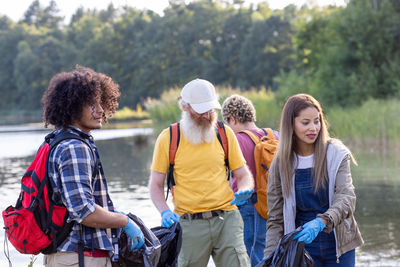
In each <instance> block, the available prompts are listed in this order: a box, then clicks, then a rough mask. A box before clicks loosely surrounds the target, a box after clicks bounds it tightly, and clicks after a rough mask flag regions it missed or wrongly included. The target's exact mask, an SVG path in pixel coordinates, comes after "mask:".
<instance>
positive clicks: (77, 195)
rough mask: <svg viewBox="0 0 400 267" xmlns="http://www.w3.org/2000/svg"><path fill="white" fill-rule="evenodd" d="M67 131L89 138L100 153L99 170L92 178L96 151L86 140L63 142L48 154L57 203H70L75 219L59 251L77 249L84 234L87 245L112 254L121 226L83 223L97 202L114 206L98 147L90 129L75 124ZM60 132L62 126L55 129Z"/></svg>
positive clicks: (100, 204)
mask: <svg viewBox="0 0 400 267" xmlns="http://www.w3.org/2000/svg"><path fill="white" fill-rule="evenodd" d="M67 131H69V132H72V133H74V134H77V135H80V136H81V137H84V138H85V139H86V140H87V142H88V143H89V144H90V145H91V147H92V149H93V151H94V152H95V155H96V157H97V167H98V168H99V171H98V172H97V175H96V176H95V178H94V179H92V173H93V171H94V169H95V166H94V164H95V161H94V155H93V153H92V152H91V150H90V148H89V147H88V146H87V145H86V144H85V143H83V142H82V141H80V140H77V139H68V140H64V141H62V142H60V143H59V144H58V145H57V147H56V148H55V149H53V151H52V152H51V154H50V155H49V166H48V174H49V178H50V181H51V185H52V187H53V190H54V194H53V199H54V201H55V202H56V203H59V204H60V203H62V204H63V205H65V206H66V207H67V209H68V212H69V218H68V221H72V220H74V221H76V223H75V224H74V226H73V229H72V232H71V234H70V235H69V237H67V238H66V240H65V241H64V242H63V243H62V244H61V245H60V246H59V247H58V248H57V251H78V242H79V240H80V239H81V238H82V241H83V242H84V245H85V248H88V249H92V248H96V249H103V250H108V251H110V256H112V254H113V251H114V249H113V245H114V246H115V245H116V244H118V239H117V238H118V235H119V231H120V229H112V230H111V233H110V231H109V230H106V229H100V228H91V227H86V226H85V227H81V224H80V223H81V222H82V220H83V219H84V218H86V217H87V216H88V215H89V214H91V213H92V212H94V211H95V209H96V204H97V205H99V206H102V207H104V208H106V209H108V210H110V211H113V210H114V207H113V203H112V201H111V199H110V196H109V195H108V190H107V183H106V179H105V176H104V171H103V168H102V166H101V162H100V157H99V154H98V152H97V148H96V146H95V145H94V141H93V137H92V136H91V135H89V134H88V133H86V132H84V131H82V130H80V129H79V128H77V127H73V126H70V127H69V128H67ZM59 132H60V130H57V131H56V133H59ZM81 228H82V230H81ZM81 231H83V232H82V235H81ZM110 237H112V238H110Z"/></svg>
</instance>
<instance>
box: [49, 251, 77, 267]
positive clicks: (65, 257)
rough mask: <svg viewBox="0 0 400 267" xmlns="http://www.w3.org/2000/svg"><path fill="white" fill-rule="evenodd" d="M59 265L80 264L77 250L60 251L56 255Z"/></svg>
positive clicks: (56, 261)
mask: <svg viewBox="0 0 400 267" xmlns="http://www.w3.org/2000/svg"><path fill="white" fill-rule="evenodd" d="M54 263H57V266H74V265H77V264H79V258H78V254H77V253H75V252H58V253H57V254H56V255H55V257H54Z"/></svg>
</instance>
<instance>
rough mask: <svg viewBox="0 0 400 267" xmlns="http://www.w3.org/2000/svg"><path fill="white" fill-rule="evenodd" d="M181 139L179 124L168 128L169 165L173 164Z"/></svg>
mask: <svg viewBox="0 0 400 267" xmlns="http://www.w3.org/2000/svg"><path fill="white" fill-rule="evenodd" d="M180 138H181V131H180V124H179V122H176V123H173V124H171V125H170V126H169V164H175V155H176V151H177V150H178V146H179V141H180Z"/></svg>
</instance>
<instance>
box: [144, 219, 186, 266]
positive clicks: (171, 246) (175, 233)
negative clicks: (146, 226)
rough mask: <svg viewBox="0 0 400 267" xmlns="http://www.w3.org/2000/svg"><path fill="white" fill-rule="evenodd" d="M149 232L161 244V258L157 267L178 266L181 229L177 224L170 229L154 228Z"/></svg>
mask: <svg viewBox="0 0 400 267" xmlns="http://www.w3.org/2000/svg"><path fill="white" fill-rule="evenodd" d="M151 231H153V233H154V234H155V235H156V236H157V238H158V239H159V240H160V243H161V247H162V248H161V257H160V261H159V262H158V267H175V266H178V255H179V252H180V250H181V246H182V228H181V225H180V224H179V222H175V223H174V224H172V225H171V226H170V227H168V228H165V227H160V226H159V227H154V228H151Z"/></svg>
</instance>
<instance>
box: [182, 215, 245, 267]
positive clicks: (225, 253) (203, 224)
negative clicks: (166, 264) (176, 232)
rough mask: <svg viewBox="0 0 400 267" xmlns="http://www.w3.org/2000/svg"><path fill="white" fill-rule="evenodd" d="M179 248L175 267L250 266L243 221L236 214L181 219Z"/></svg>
mask: <svg viewBox="0 0 400 267" xmlns="http://www.w3.org/2000/svg"><path fill="white" fill-rule="evenodd" d="M180 223H181V226H182V233H183V234H182V248H181V251H180V254H179V258H178V267H186V266H190V267H206V266H207V264H208V261H209V259H210V255H211V256H212V257H213V260H214V263H215V265H216V267H224V266H229V267H247V266H251V264H250V260H249V257H248V255H247V253H246V247H245V245H244V242H243V221H242V217H241V216H240V213H239V211H238V210H233V211H223V212H222V213H221V214H220V215H219V216H215V217H211V218H208V219H192V218H190V217H189V218H186V219H185V218H181V220H180Z"/></svg>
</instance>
